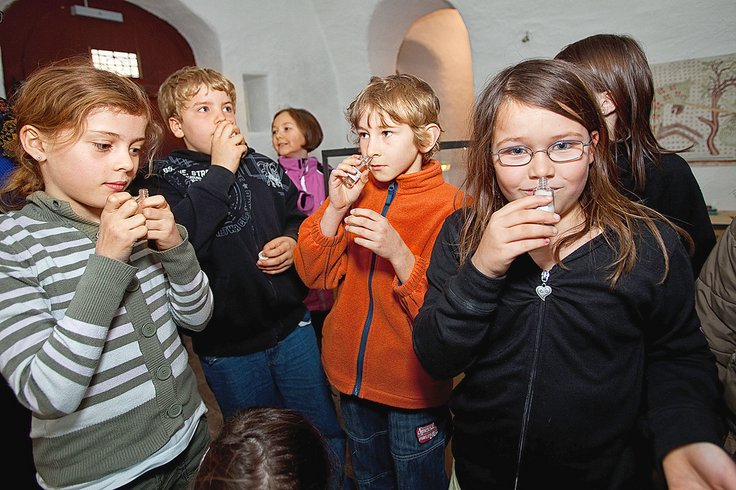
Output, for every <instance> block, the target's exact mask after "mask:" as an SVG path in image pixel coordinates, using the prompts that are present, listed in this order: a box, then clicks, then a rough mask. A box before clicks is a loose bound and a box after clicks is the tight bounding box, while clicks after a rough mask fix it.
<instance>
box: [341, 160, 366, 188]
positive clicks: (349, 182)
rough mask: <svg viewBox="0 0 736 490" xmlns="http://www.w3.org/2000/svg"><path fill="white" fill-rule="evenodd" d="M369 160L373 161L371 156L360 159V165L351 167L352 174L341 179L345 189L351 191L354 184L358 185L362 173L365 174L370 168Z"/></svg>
mask: <svg viewBox="0 0 736 490" xmlns="http://www.w3.org/2000/svg"><path fill="white" fill-rule="evenodd" d="M371 160H373V156H372V155H368V156H364V157H362V158H361V159H360V163H359V164H358V165H356V166H355V167H353V171H354V172H353V173H352V174H348V175H347V176H346V177H343V178H342V183H343V185H344V186H345V187H347V188H348V189H352V188H353V186H354V185H355V184H357V183H358V181H359V180H360V177H361V176H362V175H363V172H365V171H366V170H367V169H370V168H371V166H370V164H371Z"/></svg>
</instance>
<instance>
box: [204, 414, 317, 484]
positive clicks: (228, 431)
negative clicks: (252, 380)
mask: <svg viewBox="0 0 736 490" xmlns="http://www.w3.org/2000/svg"><path fill="white" fill-rule="evenodd" d="M326 447H327V446H326V442H325V440H324V438H323V436H322V435H321V434H320V432H319V431H318V430H317V429H316V428H315V427H314V426H313V425H312V424H311V423H310V422H309V420H307V419H306V418H305V417H304V416H303V415H301V414H300V413H298V412H296V411H294V410H290V409H286V408H272V407H257V408H248V409H243V410H241V411H239V412H237V413H236V414H235V415H233V416H232V417H231V418H229V419H228V420H227V421H226V422H225V425H224V426H223V428H222V431H221V432H220V435H219V436H218V437H217V438H216V439H215V440H213V441H212V443H211V444H210V448H209V450H208V452H207V454H206V455H205V457H204V459H203V460H202V464H201V466H200V468H199V472H198V474H197V479H196V482H195V486H194V488H195V490H236V489H245V488H258V489H262V490H281V489H285V488H288V489H294V490H324V489H326V488H327V485H328V481H329V479H330V473H331V469H330V468H331V467H330V462H329V457H328V453H327V449H326Z"/></svg>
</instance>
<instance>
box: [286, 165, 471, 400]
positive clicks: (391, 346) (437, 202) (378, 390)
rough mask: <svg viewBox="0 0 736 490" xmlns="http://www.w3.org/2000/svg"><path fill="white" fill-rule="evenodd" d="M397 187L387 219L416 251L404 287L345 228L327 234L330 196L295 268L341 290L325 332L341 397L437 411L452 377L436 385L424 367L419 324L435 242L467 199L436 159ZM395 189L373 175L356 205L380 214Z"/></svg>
mask: <svg viewBox="0 0 736 490" xmlns="http://www.w3.org/2000/svg"><path fill="white" fill-rule="evenodd" d="M396 183H397V184H398V187H397V190H396V194H395V197H394V199H393V201H392V202H391V204H390V206H389V208H388V211H387V214H386V217H387V219H388V221H389V223H391V226H393V228H394V229H395V230H396V231H397V232H398V233H399V234H400V235H401V238H402V239H403V240H404V242H405V243H406V245H407V246H408V247H409V249H410V250H411V251H412V252H413V253H414V257H415V264H414V269H413V270H412V272H411V276H410V277H409V280H408V281H406V282H405V283H403V284H399V282H398V279H397V277H396V274H395V272H394V269H393V267H392V266H391V263H390V262H389V261H388V260H386V259H383V258H381V257H378V256H376V255H375V254H373V252H371V251H370V250H368V249H367V248H364V247H361V246H360V245H356V244H355V243H354V241H353V238H354V236H353V235H352V234H348V233H346V232H345V228H344V225H342V224H341V225H340V227H339V229H338V231H337V234H336V236H334V237H326V236H324V235H323V234H322V231H321V228H320V220H321V219H322V216H323V214H324V212H325V209H326V207H327V206H328V205H329V199H327V200H326V201H325V202H324V203H323V204H322V206H321V207H320V208H319V209H318V210H317V211H315V212H314V213H313V214H312V215H311V216H309V217H308V218H307V219H306V220H305V221H304V222H303V223H302V225H301V227H300V228H299V242H298V244H297V248H296V250H295V252H294V265H295V267H296V270H297V272H298V273H299V275H300V276H301V278H302V280H303V281H304V283H305V284H306V285H307V286H308V287H310V288H323V289H331V288H335V304H334V305H333V307H332V310H331V311H330V314H329V315H328V316H327V319H326V320H325V323H324V327H323V331H322V335H323V340H322V362H323V364H324V367H325V373H326V374H327V377H328V379H329V380H330V383H332V385H333V386H334V387H335V388H336V389H337V390H338V391H340V392H341V393H346V394H353V395H357V396H359V397H361V398H365V399H368V400H371V401H375V402H378V403H382V404H384V405H389V406H392V407H399V408H410V409H419V408H428V407H435V406H439V405H442V404H444V403H446V402H447V400H448V398H449V395H450V391H451V390H452V380H436V379H434V378H432V377H431V376H429V374H427V372H426V371H425V370H424V368H423V367H422V366H421V364H420V363H419V360H418V359H417V358H416V356H415V355H414V349H413V347H412V322H413V321H414V317H415V316H416V315H417V313H418V311H419V308H420V307H421V305H422V302H423V301H424V293H425V292H426V291H427V277H426V271H427V267H428V266H429V259H430V256H431V254H432V246H433V245H434V241H435V238H436V237H437V234H438V233H439V230H440V228H441V227H442V224H443V222H444V220H445V218H446V217H447V216H448V215H449V214H451V213H452V212H453V211H454V210H455V209H458V208H459V207H460V206H461V205H462V199H463V194H462V192H461V191H460V190H459V189H458V188H457V187H455V186H453V185H451V184H448V183H446V182H445V181H444V179H443V178H442V170H441V169H440V166H439V163H438V162H437V161H436V160H432V161H430V162H429V163H428V164H426V165H424V166H423V167H422V170H420V171H419V172H416V173H413V174H409V175H400V176H399V177H397V178H396ZM389 185H390V183H382V182H377V181H376V180H374V179H373V177H372V176H371V177H370V179H369V180H368V182H367V184H366V186H365V187H364V188H363V192H362V193H361V194H360V197H359V198H358V200H357V201H356V202H355V203H353V206H352V207H353V208H367V209H372V210H373V211H376V212H378V213H381V211H382V209H383V207H384V205H385V203H386V198H387V195H388V190H389ZM346 216H347V213H346ZM374 258H375V264H372V261H373V259H374ZM371 307H372V308H371ZM364 336H365V340H364V344H363V345H362V346H361V342H362V339H363V337H364ZM361 360H362V362H361Z"/></svg>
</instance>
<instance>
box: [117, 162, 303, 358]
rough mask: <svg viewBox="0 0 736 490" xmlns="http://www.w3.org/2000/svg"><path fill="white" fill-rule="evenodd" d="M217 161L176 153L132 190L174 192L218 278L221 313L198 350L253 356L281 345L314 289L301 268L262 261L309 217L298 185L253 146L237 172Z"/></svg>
mask: <svg viewBox="0 0 736 490" xmlns="http://www.w3.org/2000/svg"><path fill="white" fill-rule="evenodd" d="M210 163H211V158H210V155H206V154H204V153H198V152H194V151H189V150H177V151H174V152H172V153H171V154H170V155H169V156H168V157H166V158H165V159H163V160H157V161H155V162H153V165H154V166H153V173H152V176H151V177H148V178H144V177H142V176H140V177H138V178H137V179H136V180H135V181H134V182H133V185H131V190H130V192H132V193H135V192H137V190H138V189H139V188H141V187H147V188H148V189H149V192H150V193H151V194H152V195H153V194H163V195H164V197H166V200H167V201H168V203H169V205H170V206H171V208H172V210H173V213H174V218H175V219H176V221H177V223H180V224H182V225H184V226H185V227H186V228H187V230H188V231H189V241H190V242H191V243H192V245H194V248H195V250H196V252H197V257H198V258H199V262H200V264H201V266H202V270H204V271H205V273H206V274H207V276H208V277H209V279H210V286H211V288H212V292H213V294H214V301H215V311H214V314H213V316H212V320H211V321H210V323H209V324H208V325H207V328H205V330H204V331H203V332H200V333H196V334H194V335H192V346H193V348H194V351H195V352H196V353H197V354H199V355H212V356H223V357H227V356H240V355H246V354H250V353H253V352H258V351H261V350H264V349H267V348H269V347H273V346H274V345H276V343H277V342H279V341H280V340H282V339H283V338H284V337H286V336H287V335H289V334H290V333H291V332H292V331H293V330H294V329H295V328H296V327H297V325H298V324H299V321H300V320H301V319H302V317H303V316H304V313H305V311H306V309H305V307H304V303H303V300H304V298H305V296H306V293H307V288H306V287H305V286H304V284H303V283H302V281H301V280H300V279H299V276H298V275H297V273H296V271H295V270H294V268H293V267H290V268H289V269H288V270H287V271H285V272H282V273H280V274H276V275H268V274H264V273H263V272H261V270H260V269H258V267H257V266H256V261H257V260H258V252H259V251H261V250H262V249H263V246H264V245H265V244H266V243H267V242H269V241H270V240H272V239H274V238H276V237H278V236H289V237H292V238H294V239H295V240H296V239H297V236H298V232H299V226H300V225H301V223H302V221H303V220H304V218H306V216H305V215H304V214H303V213H301V212H300V211H299V210H298V209H297V207H296V199H297V195H298V192H297V189H296V187H295V186H294V185H293V183H292V182H291V180H290V179H289V177H288V176H287V175H286V173H285V172H284V170H283V169H282V168H281V166H280V165H279V164H278V163H276V162H274V161H273V160H271V159H270V158H268V157H266V156H265V155H261V154H259V153H256V152H255V151H254V150H253V149H252V148H248V151H247V152H246V154H245V155H243V157H242V159H241V162H240V167H238V170H237V172H236V173H235V174H233V173H232V172H230V171H229V170H227V169H226V168H223V167H219V166H211V165H210Z"/></svg>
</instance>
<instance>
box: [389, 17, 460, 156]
mask: <svg viewBox="0 0 736 490" xmlns="http://www.w3.org/2000/svg"><path fill="white" fill-rule="evenodd" d="M396 71H398V72H399V73H411V74H413V75H416V76H418V77H420V78H422V79H424V80H425V81H426V82H427V83H429V84H430V85H431V86H432V88H434V90H435V92H436V93H437V96H438V97H439V99H440V104H441V108H442V110H441V112H440V123H441V125H442V128H443V129H444V133H443V135H442V139H443V140H445V141H448V140H461V139H467V134H468V132H467V118H468V115H469V114H470V111H471V110H472V106H473V66H472V59H471V54H470V43H469V41H468V31H467V29H466V28H465V24H464V22H463V19H462V18H461V17H460V14H459V13H458V12H457V11H456V10H455V9H441V10H436V11H434V12H432V13H431V14H427V15H425V16H424V17H422V18H420V19H419V20H417V21H416V22H414V24H412V26H411V27H410V28H409V30H408V31H407V33H406V36H405V37H404V42H403V43H402V45H401V48H400V49H399V52H398V56H397V57H396Z"/></svg>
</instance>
